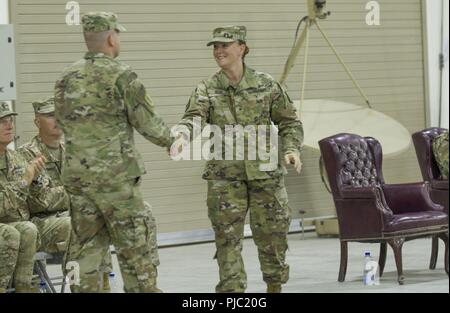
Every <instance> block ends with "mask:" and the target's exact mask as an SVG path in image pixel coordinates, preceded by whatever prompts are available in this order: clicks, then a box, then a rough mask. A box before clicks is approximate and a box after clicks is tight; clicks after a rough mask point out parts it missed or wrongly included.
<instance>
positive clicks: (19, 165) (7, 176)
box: [0, 149, 30, 223]
mask: <svg viewBox="0 0 450 313" xmlns="http://www.w3.org/2000/svg"><path fill="white" fill-rule="evenodd" d="M1 157H2V158H5V162H2V166H1V167H0V223H11V222H19V221H27V220H29V219H30V212H29V210H28V205H27V197H28V195H29V188H28V186H27V187H23V186H22V185H21V183H20V181H21V180H22V179H23V175H24V174H25V169H26V167H27V162H26V161H25V159H24V158H23V157H22V156H21V155H20V154H19V153H17V152H16V151H13V150H9V149H6V151H5V155H3V156H1Z"/></svg>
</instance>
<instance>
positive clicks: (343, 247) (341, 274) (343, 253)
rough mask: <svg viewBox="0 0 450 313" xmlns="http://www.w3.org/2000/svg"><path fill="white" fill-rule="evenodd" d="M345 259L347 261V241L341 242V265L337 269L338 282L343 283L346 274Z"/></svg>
mask: <svg viewBox="0 0 450 313" xmlns="http://www.w3.org/2000/svg"><path fill="white" fill-rule="evenodd" d="M347 259H348V245H347V241H341V264H340V267H339V277H338V281H339V282H343V281H344V280H345V274H346V273H347Z"/></svg>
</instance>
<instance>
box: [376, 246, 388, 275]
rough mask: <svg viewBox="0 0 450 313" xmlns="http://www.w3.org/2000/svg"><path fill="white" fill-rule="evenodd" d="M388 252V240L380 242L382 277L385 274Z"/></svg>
mask: <svg viewBox="0 0 450 313" xmlns="http://www.w3.org/2000/svg"><path fill="white" fill-rule="evenodd" d="M386 253H387V244H386V242H382V243H381V244H380V258H379V260H378V266H379V268H380V277H381V276H383V272H384V266H385V265H386Z"/></svg>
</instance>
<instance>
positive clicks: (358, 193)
mask: <svg viewBox="0 0 450 313" xmlns="http://www.w3.org/2000/svg"><path fill="white" fill-rule="evenodd" d="M376 188H377V187H356V188H355V187H346V188H343V189H341V196H342V199H375V198H376V197H377V191H376Z"/></svg>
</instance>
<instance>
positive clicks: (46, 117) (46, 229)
mask: <svg viewBox="0 0 450 313" xmlns="http://www.w3.org/2000/svg"><path fill="white" fill-rule="evenodd" d="M33 108H34V113H35V119H34V122H35V124H36V126H37V128H38V130H39V133H38V134H37V135H36V136H35V137H34V138H33V139H32V140H31V141H30V142H28V143H26V144H24V145H23V146H21V147H20V148H19V150H18V151H19V152H20V153H21V154H22V155H23V157H24V158H25V159H26V160H32V159H33V158H35V157H36V156H39V155H42V156H43V157H44V158H45V170H44V171H43V172H42V173H41V174H40V175H39V176H38V177H37V179H35V180H34V181H33V183H32V185H31V187H30V196H29V197H28V200H27V202H28V207H29V209H30V214H31V221H32V222H33V223H34V224H36V226H37V228H38V230H39V234H40V237H41V242H42V246H41V248H40V249H41V250H43V251H45V252H48V253H58V252H59V253H64V252H65V251H66V249H67V245H68V241H69V236H70V232H71V223H70V216H69V208H70V197H69V194H68V193H67V192H66V190H65V188H64V185H63V183H62V180H61V165H62V163H61V160H62V159H63V154H64V144H63V142H62V136H63V133H62V131H61V129H60V128H58V126H57V125H56V121H55V115H54V114H55V106H54V102H53V98H48V99H46V100H44V101H35V102H33ZM100 271H101V272H103V273H104V275H103V281H104V288H103V289H104V291H109V289H110V287H109V280H108V274H109V272H111V271H112V264H111V254H110V253H108V254H107V255H106V256H104V258H103V263H102V268H100ZM64 272H65V269H64V264H63V273H64Z"/></svg>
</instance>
